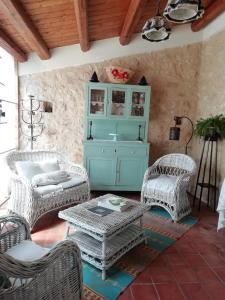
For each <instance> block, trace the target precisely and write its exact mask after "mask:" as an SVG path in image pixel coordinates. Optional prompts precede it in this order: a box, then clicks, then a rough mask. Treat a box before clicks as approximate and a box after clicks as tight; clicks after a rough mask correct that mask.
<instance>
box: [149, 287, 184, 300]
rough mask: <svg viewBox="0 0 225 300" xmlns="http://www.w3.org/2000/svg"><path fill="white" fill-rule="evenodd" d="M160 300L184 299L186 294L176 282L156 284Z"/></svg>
mask: <svg viewBox="0 0 225 300" xmlns="http://www.w3.org/2000/svg"><path fill="white" fill-rule="evenodd" d="M155 288H156V290H157V293H158V295H159V298H160V300H184V299H185V298H184V296H183V295H182V293H181V291H180V290H179V288H178V286H177V285H176V284H175V283H170V284H169V283H160V284H155Z"/></svg>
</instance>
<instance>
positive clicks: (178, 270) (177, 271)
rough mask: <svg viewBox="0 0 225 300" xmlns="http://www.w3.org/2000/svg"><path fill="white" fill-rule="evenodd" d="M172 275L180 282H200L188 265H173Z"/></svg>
mask: <svg viewBox="0 0 225 300" xmlns="http://www.w3.org/2000/svg"><path fill="white" fill-rule="evenodd" d="M170 270H171V274H172V276H173V277H174V278H175V279H176V281H177V282H178V283H182V282H183V283H184V282H198V280H197V276H196V274H195V273H194V272H193V270H192V269H191V268H188V267H187V266H173V267H171V268H170Z"/></svg>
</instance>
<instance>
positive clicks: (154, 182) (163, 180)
mask: <svg viewBox="0 0 225 300" xmlns="http://www.w3.org/2000/svg"><path fill="white" fill-rule="evenodd" d="M176 180H177V177H176V176H172V175H165V174H161V175H159V176H157V177H153V178H151V179H149V180H148V182H147V185H146V189H145V191H146V193H147V195H148V196H149V197H152V198H156V199H158V200H161V199H163V200H165V201H168V202H169V203H172V202H173V201H174V200H175V188H176Z"/></svg>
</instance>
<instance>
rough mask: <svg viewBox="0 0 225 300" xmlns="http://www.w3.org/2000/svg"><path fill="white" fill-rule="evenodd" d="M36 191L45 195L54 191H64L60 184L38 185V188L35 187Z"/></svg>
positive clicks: (40, 194) (39, 194)
mask: <svg viewBox="0 0 225 300" xmlns="http://www.w3.org/2000/svg"><path fill="white" fill-rule="evenodd" d="M34 191H35V193H37V194H38V196H41V197H43V196H45V195H49V194H52V193H58V192H62V191H63V188H62V187H61V186H60V185H54V184H51V185H43V186H38V187H36V188H34Z"/></svg>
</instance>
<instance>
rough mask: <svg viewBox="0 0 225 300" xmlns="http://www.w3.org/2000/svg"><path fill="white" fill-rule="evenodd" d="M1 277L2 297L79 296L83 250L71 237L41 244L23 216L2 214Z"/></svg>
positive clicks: (44, 299) (43, 299) (76, 299)
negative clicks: (45, 244) (50, 246)
mask: <svg viewBox="0 0 225 300" xmlns="http://www.w3.org/2000/svg"><path fill="white" fill-rule="evenodd" d="M32 258H34V259H32ZM0 279H1V284H0V299H1V300H31V299H33V300H57V299H58V300H62V299H66V300H80V299H82V268H81V257H80V250H79V248H78V246H77V245H76V244H75V243H74V242H72V241H64V242H60V243H58V244H57V245H56V246H55V247H54V248H52V249H47V248H42V247H40V246H38V245H37V244H35V243H33V242H32V241H31V238H30V231H29V225H28V223H27V222H26V220H25V219H24V218H21V217H17V216H6V217H1V218H0Z"/></svg>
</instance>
